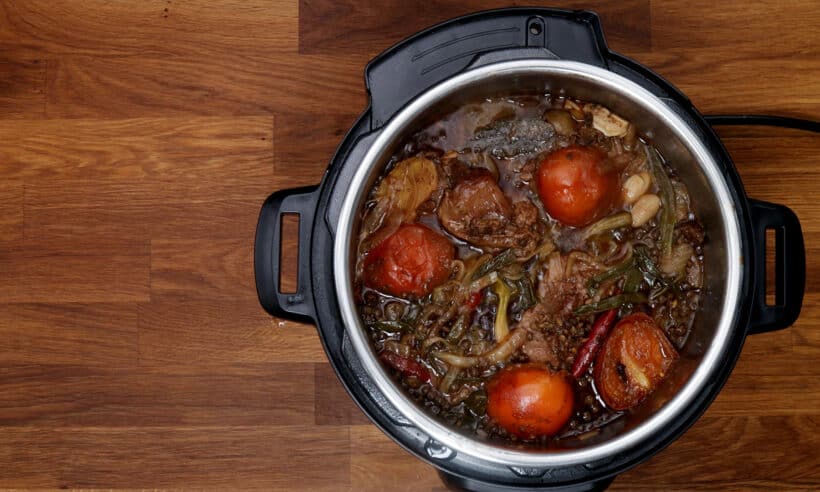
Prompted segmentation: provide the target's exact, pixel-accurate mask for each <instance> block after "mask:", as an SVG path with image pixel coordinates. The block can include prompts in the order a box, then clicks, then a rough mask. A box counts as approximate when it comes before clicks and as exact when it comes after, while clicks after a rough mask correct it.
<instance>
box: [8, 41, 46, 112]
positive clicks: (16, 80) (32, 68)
mask: <svg viewBox="0 0 820 492" xmlns="http://www.w3.org/2000/svg"><path fill="white" fill-rule="evenodd" d="M0 56H3V55H2V54H0ZM0 111H2V113H3V117H4V118H15V117H19V118H22V117H26V118H31V117H42V116H44V115H45V112H46V63H45V62H42V61H40V60H26V59H23V58H19V59H12V60H4V59H3V58H0Z"/></svg>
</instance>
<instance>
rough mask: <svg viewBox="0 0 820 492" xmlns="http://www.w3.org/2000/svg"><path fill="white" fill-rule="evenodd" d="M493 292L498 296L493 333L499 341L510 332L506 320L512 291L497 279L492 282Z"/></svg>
mask: <svg viewBox="0 0 820 492" xmlns="http://www.w3.org/2000/svg"><path fill="white" fill-rule="evenodd" d="M493 292H495V294H496V295H497V296H498V311H497V312H496V313H495V325H494V326H493V335H494V336H495V341H496V342H497V343H500V342H501V341H502V340H504V339H505V338H507V335H508V334H509V333H510V325H509V323H508V322H507V306H509V303H510V295H511V294H512V291H511V290H510V288H509V287H507V284H505V283H504V281H503V280H499V281H497V282H496V283H495V284H493Z"/></svg>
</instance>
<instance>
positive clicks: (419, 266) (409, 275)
mask: <svg viewBox="0 0 820 492" xmlns="http://www.w3.org/2000/svg"><path fill="white" fill-rule="evenodd" d="M453 258H455V246H453V244H452V243H451V242H450V241H448V240H447V238H446V237H444V236H442V235H441V234H439V233H437V232H435V231H433V230H432V229H430V228H428V227H425V226H423V225H421V224H402V225H401V226H399V228H398V229H397V230H396V232H394V233H393V234H391V235H390V236H388V237H387V238H386V239H385V240H384V241H382V242H381V243H380V244H378V245H377V246H376V247H375V248H373V249H372V250H371V251H370V252H368V253H367V256H366V257H365V260H364V275H363V277H364V281H365V284H366V285H368V286H369V287H372V288H374V289H378V290H380V291H383V292H386V293H388V294H392V295H395V296H400V297H403V296H408V295H412V296H417V297H421V296H424V295H427V294H429V293H430V291H432V290H433V288H434V287H436V286H437V285H439V284H441V283H442V282H444V281H445V280H447V277H449V276H450V266H451V264H452V262H453Z"/></svg>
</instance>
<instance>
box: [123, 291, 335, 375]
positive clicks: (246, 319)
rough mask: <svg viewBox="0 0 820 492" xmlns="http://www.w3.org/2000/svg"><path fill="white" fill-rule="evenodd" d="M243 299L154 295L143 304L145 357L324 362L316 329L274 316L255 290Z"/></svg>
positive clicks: (141, 339) (158, 360)
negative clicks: (265, 309) (260, 305)
mask: <svg viewBox="0 0 820 492" xmlns="http://www.w3.org/2000/svg"><path fill="white" fill-rule="evenodd" d="M246 294H247V298H246V299H244V300H219V299H198V300H187V299H179V298H173V297H168V298H164V297H163V298H161V299H155V300H153V301H151V302H150V303H143V304H140V305H139V310H138V314H139V322H138V326H139V354H140V361H142V362H144V363H151V364H171V365H174V364H183V365H185V364H193V365H197V366H200V365H201V366H213V365H227V364H236V363H241V362H324V361H325V360H326V358H325V353H324V351H323V349H322V346H321V343H320V341H319V336H318V334H317V332H316V328H315V327H313V326H309V325H304V324H299V323H294V322H292V321H285V320H280V319H277V318H272V317H270V316H269V315H268V314H267V313H265V312H264V311H262V310H261V309H260V308H259V302H258V301H257V300H256V299H255V298H254V297H253V296H254V295H255V294H254V293H253V292H247V291H246Z"/></svg>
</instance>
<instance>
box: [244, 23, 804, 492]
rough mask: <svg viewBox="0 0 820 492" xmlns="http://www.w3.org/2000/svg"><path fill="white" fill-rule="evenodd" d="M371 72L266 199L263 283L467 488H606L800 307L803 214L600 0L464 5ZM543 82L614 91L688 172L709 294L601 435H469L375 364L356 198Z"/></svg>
mask: <svg viewBox="0 0 820 492" xmlns="http://www.w3.org/2000/svg"><path fill="white" fill-rule="evenodd" d="M365 83H366V86H367V90H368V94H369V98H370V104H369V106H368V107H367V109H365V111H364V112H363V113H362V115H361V116H360V117H359V118H358V120H357V121H356V123H355V124H354V125H353V127H352V128H351V129H350V131H349V132H348V133H347V135H346V136H345V137H344V139H343V140H342V142H341V144H340V145H339V147H338V150H337V151H336V154H335V155H334V156H333V158H332V160H331V161H330V164H329V166H328V169H327V172H326V173H325V175H324V177H323V179H322V181H321V183H320V184H319V185H318V186H313V187H307V188H298V189H288V190H281V191H277V192H275V193H274V194H272V195H271V196H270V197H269V198H268V199H267V200H266V201H265V203H264V205H263V207H262V211H261V214H260V217H259V224H258V228H257V234H256V244H255V273H256V286H257V291H258V295H259V300H260V302H261V304H262V306H263V307H264V308H265V309H266V310H267V311H268V312H269V313H271V314H272V315H274V316H277V317H280V318H286V319H292V320H298V321H303V322H309V323H313V324H315V325H316V327H317V329H318V331H319V335H320V337H321V340H322V343H323V345H324V348H325V351H326V353H327V356H328V359H329V360H330V362H331V364H332V365H333V367H334V369H335V370H336V373H337V374H338V376H339V380H340V381H341V382H342V384H343V385H344V386H345V388H346V389H347V391H348V393H349V394H350V396H351V397H352V398H353V399H354V400H355V401H356V403H357V404H358V405H359V407H361V409H362V410H363V411H364V413H365V414H367V416H368V417H369V418H370V419H371V420H372V421H373V422H374V423H375V424H376V425H377V426H379V427H380V428H381V429H382V430H383V431H384V432H385V433H386V434H387V435H389V436H390V437H391V438H392V439H393V440H394V441H395V442H396V443H398V444H399V445H401V446H402V447H404V448H405V449H407V450H408V451H409V452H411V453H413V454H414V455H415V456H417V457H419V458H420V459H422V460H424V461H426V462H428V463H430V464H432V465H433V466H435V467H436V468H437V469H438V470H440V472H441V474H442V477H443V478H444V479H445V481H447V482H448V483H450V484H453V485H456V486H459V487H462V488H466V489H470V490H521V489H538V488H543V489H549V490H592V489H600V488H604V487H606V486H607V485H608V484H609V483H610V482H611V481H612V479H613V478H614V477H615V476H616V475H617V474H618V473H621V472H623V471H625V470H627V469H629V468H631V467H633V466H635V465H636V464H638V463H640V462H641V461H643V460H645V459H647V458H649V457H650V456H652V455H653V454H655V453H657V452H658V451H660V450H661V449H663V448H664V447H665V446H667V445H669V444H670V443H671V442H672V441H674V440H675V439H676V438H677V437H679V436H680V435H681V434H682V433H683V432H684V431H685V430H686V429H687V428H688V427H689V426H691V425H692V424H693V423H694V421H695V420H696V419H697V418H698V417H699V416H700V415H701V414H703V412H704V411H705V410H706V408H707V407H708V406H709V404H710V403H711V402H712V401H713V399H714V398H715V396H716V395H717V393H718V392H719V391H720V389H721V387H722V386H723V384H724V383H725V382H726V380H727V379H728V377H729V374H730V372H731V371H732V369H733V367H734V364H735V361H736V359H737V357H738V355H739V354H740V351H741V349H742V347H743V342H744V340H745V338H746V336H747V335H751V334H756V333H761V332H765V331H770V330H776V329H780V328H785V327H787V326H789V325H790V324H792V323H793V322H794V321H795V320H796V319H797V316H798V314H799V312H800V307H801V303H802V299H803V290H804V284H805V252H804V246H803V236H802V232H801V229H800V223H799V222H798V219H797V217H796V216H795V214H794V213H793V212H792V211H791V210H789V209H788V208H786V207H784V206H782V205H776V204H771V203H766V202H762V201H758V200H753V199H750V198H748V197H747V196H746V194H745V192H744V190H743V186H742V184H741V182H740V178H739V177H738V174H737V172H736V170H735V167H734V165H733V163H732V160H731V158H730V157H729V155H728V153H727V152H726V149H725V148H724V147H723V145H722V144H721V142H720V139H719V138H718V137H717V136H716V134H715V132H714V131H713V130H712V128H711V126H710V122H709V120H708V119H707V118H706V117H704V116H702V115H701V114H700V113H699V112H698V111H697V110H696V109H695V108H694V107H693V106H692V103H691V102H690V101H689V100H688V99H687V98H686V97H685V96H684V95H683V94H681V93H680V92H679V91H678V90H677V89H676V88H675V87H673V86H672V85H671V84H670V83H668V82H667V81H665V80H664V79H662V78H661V77H660V76H658V75H657V74H655V73H654V72H652V71H651V70H649V69H647V68H646V67H644V66H642V65H640V64H639V63H636V62H635V61H632V60H630V59H628V58H626V57H624V56H622V55H619V54H618V53H615V52H612V51H610V50H609V49H608V48H607V45H606V42H605V40H604V36H603V33H602V31H601V26H600V22H599V20H598V17H597V16H596V15H595V14H594V13H591V12H585V11H564V10H555V9H536V8H521V9H504V10H496V11H489V12H482V13H478V14H473V15H469V16H465V17H461V18H457V19H454V20H451V21H448V22H445V23H443V24H440V25H437V26H434V27H432V28H430V29H427V30H425V31H423V32H421V33H419V34H416V35H415V36H413V37H411V38H409V39H407V40H405V41H403V42H401V43H399V44H397V45H396V46H394V47H392V48H390V49H389V50H387V51H385V52H384V53H382V54H381V55H379V56H378V57H377V58H375V59H374V60H373V61H371V62H370V63H369V64H368V66H367V67H366V69H365ZM544 93H551V94H566V95H568V96H572V97H577V98H579V99H582V100H584V101H592V102H597V103H600V104H603V105H605V106H606V107H608V108H610V109H611V110H613V111H614V112H615V113H617V114H619V115H620V116H622V117H624V118H626V119H627V120H629V121H630V122H632V123H633V124H635V125H636V127H637V128H638V131H639V133H640V134H641V135H643V136H644V137H645V138H647V139H648V140H649V141H650V142H651V143H652V144H653V145H655V146H656V147H657V148H658V149H659V150H660V151H661V153H662V154H663V155H664V156H665V158H666V159H667V160H669V161H670V162H671V164H672V167H674V168H675V169H676V171H677V172H678V174H679V176H680V177H681V179H682V180H683V181H684V182H685V183H686V185H687V187H688V189H689V190H690V194H691V195H692V196H693V197H694V198H695V203H694V208H695V209H696V211H697V213H698V216H699V218H700V220H701V222H702V223H703V224H704V227H705V230H706V243H705V246H704V257H705V264H704V272H705V273H704V289H705V295H704V296H703V299H704V300H703V302H702V306H701V309H700V311H699V313H698V315H697V317H696V319H695V324H694V326H693V331H692V334H691V336H690V337H689V340H688V341H687V344H686V346H685V347H684V348H683V350H681V359H680V361H679V362H678V363H677V365H676V369H675V371H674V373H673V374H672V375H671V376H670V377H669V378H667V380H666V381H665V382H664V384H663V385H662V387H661V388H660V389H659V390H658V391H656V392H655V393H654V394H653V395H652V397H650V399H649V401H647V402H645V403H644V404H643V405H641V407H640V408H639V409H638V410H636V411H635V412H632V413H631V414H630V415H628V416H626V417H624V418H621V419H619V421H618V422H617V423H616V424H611V425H608V426H607V427H605V428H604V429H603V430H602V432H601V434H600V435H599V436H597V437H595V438H593V439H589V440H587V441H583V442H581V441H580V440H577V439H576V440H575V441H573V440H572V439H570V440H568V441H567V442H565V443H563V445H564V447H563V448H562V449H557V450H549V451H545V450H540V451H539V450H536V449H528V448H526V447H522V446H520V445H519V446H515V445H513V444H503V443H492V442H488V441H485V440H481V439H479V438H478V437H476V436H471V435H465V434H461V433H459V432H458V431H456V430H454V429H450V428H448V427H447V426H445V425H444V424H442V423H441V422H439V421H438V420H436V419H435V418H434V417H432V416H431V415H429V414H428V413H426V412H424V411H423V410H422V409H421V408H420V407H419V406H418V405H417V404H416V403H414V402H413V401H412V400H411V399H410V398H409V397H407V396H405V394H404V393H403V392H402V390H401V388H399V387H398V385H397V384H395V383H394V382H393V381H392V379H391V377H390V376H389V374H388V373H387V372H386V371H385V369H384V368H382V366H381V365H380V364H379V362H378V360H377V359H376V356H375V354H374V352H373V349H372V348H371V346H370V343H369V340H368V336H367V333H366V332H365V330H364V328H363V326H362V324H361V322H360V321H359V318H358V315H357V313H356V308H355V303H354V300H353V294H352V292H353V285H352V278H353V267H354V265H355V257H354V254H355V247H354V246H355V238H356V232H355V231H356V228H357V226H358V221H359V218H360V217H361V209H362V206H363V204H364V201H365V197H366V194H367V193H368V191H369V190H370V189H371V187H372V185H373V183H374V182H375V179H376V178H377V177H378V176H379V175H380V173H381V171H382V170H383V168H384V166H385V164H386V163H387V161H388V160H389V159H390V156H391V155H392V154H393V153H394V152H395V150H396V149H398V146H399V145H401V144H402V141H403V140H404V139H405V138H406V137H407V136H409V135H411V134H413V133H414V132H415V131H417V130H418V129H419V128H421V127H422V126H423V125H424V124H426V123H429V122H431V121H434V119H435V118H436V117H440V116H442V115H444V114H446V113H447V112H448V111H451V110H453V109H455V108H456V107H458V106H459V105H461V104H463V103H465V102H468V101H475V100H477V99H480V98H486V97H499V96H504V95H505V94H507V95H512V94H544ZM761 121H762V120H754V119H753V120H750V122H751V123H759V122H761ZM717 122H718V123H738V122H739V121H738V120H737V119H731V118H730V119H728V120H717ZM762 122H764V123H774V124H786V125H792V124H793V122H788V121H785V120H783V121H778V120H776V119H770V120H766V121H762ZM283 214H298V215H299V246H298V274H297V281H298V287H297V289H296V292H294V293H282V292H280V288H279V270H280V265H279V261H280V247H281V239H282V238H281V233H282V228H281V221H282V215H283ZM767 229H773V230H775V231H776V241H775V242H776V245H775V246H776V255H775V256H776V276H775V277H776V289H775V290H776V296H775V297H776V302H775V305H767V304H766V286H765V279H766V275H765V273H766V272H765V267H766V265H765V258H766V255H765V248H766V244H765V235H766V234H765V233H766V230H767Z"/></svg>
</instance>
